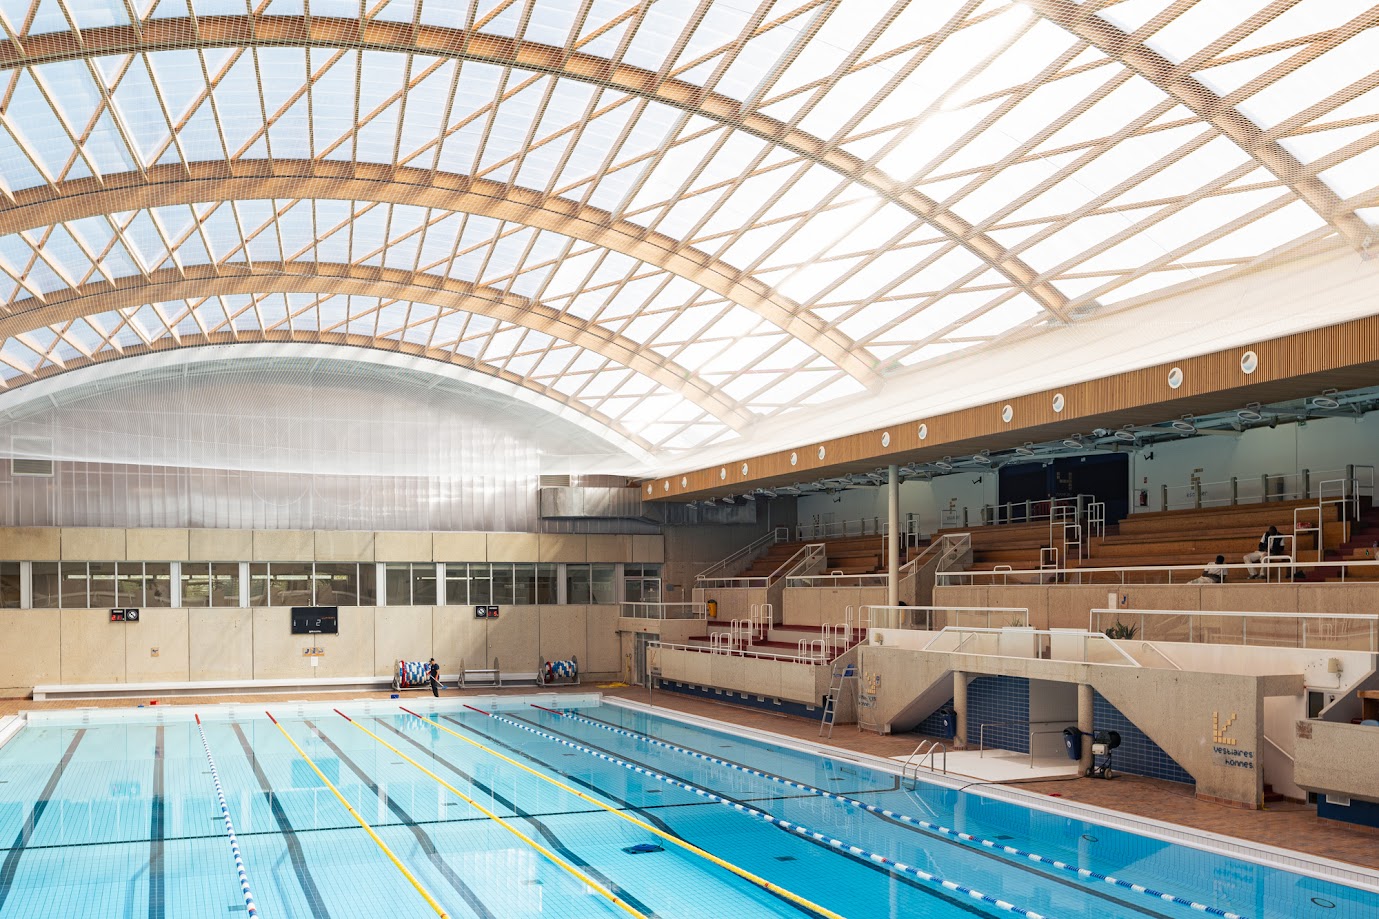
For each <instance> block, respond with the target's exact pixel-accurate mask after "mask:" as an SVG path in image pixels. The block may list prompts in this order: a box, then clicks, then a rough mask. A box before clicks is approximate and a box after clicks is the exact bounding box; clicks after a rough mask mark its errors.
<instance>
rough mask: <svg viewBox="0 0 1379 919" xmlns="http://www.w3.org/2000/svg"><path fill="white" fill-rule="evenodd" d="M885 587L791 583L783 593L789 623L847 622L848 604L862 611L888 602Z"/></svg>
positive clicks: (785, 619) (855, 613)
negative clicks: (815, 585) (800, 584)
mask: <svg viewBox="0 0 1379 919" xmlns="http://www.w3.org/2000/svg"><path fill="white" fill-rule="evenodd" d="M885 604H886V588H884V587H787V588H785V591H784V593H783V597H782V601H781V605H782V608H783V618H782V622H783V623H784V624H785V625H815V626H817V625H823V624H824V623H826V622H827V623H837V622H843V621H844V620H845V618H846V616H847V608H848V607H849V606H851V607H852V608H853V615H854V616H856V615H859V613H860V610H861V608H862V607H863V606H885Z"/></svg>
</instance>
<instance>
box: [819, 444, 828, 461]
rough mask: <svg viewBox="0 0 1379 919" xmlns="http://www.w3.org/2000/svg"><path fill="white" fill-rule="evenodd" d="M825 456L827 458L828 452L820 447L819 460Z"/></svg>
mask: <svg viewBox="0 0 1379 919" xmlns="http://www.w3.org/2000/svg"><path fill="white" fill-rule="evenodd" d="M825 456H828V450H827V449H825V448H824V447H820V448H819V459H823V458H824V457H825Z"/></svg>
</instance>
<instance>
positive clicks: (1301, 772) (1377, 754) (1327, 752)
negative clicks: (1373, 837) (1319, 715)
mask: <svg viewBox="0 0 1379 919" xmlns="http://www.w3.org/2000/svg"><path fill="white" fill-rule="evenodd" d="M1293 733H1294V739H1293V750H1294V755H1295V757H1296V758H1297V769H1296V773H1295V776H1296V781H1297V783H1298V784H1299V785H1301V786H1302V787H1303V788H1306V789H1307V790H1308V791H1316V792H1320V793H1322V794H1330V795H1345V796H1351V797H1356V798H1363V799H1364V800H1366V801H1379V728H1376V727H1371V726H1367V725H1359V724H1331V723H1328V722H1325V721H1298V722H1296V723H1295V727H1294V732H1293Z"/></svg>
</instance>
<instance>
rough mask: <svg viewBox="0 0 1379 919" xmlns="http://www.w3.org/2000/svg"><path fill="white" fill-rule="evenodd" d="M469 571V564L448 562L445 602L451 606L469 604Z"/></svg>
mask: <svg viewBox="0 0 1379 919" xmlns="http://www.w3.org/2000/svg"><path fill="white" fill-rule="evenodd" d="M484 567H488V566H487V565H485V566H484ZM469 569H470V565H469V564H468V563H467V562H446V564H445V602H446V603H447V604H449V605H450V606H464V605H465V604H467V603H468V602H469Z"/></svg>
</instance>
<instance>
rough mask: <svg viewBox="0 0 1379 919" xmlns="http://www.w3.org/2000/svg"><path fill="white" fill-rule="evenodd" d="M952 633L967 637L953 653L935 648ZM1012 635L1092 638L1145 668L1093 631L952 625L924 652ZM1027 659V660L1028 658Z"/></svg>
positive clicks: (1137, 665) (1135, 664) (1127, 660)
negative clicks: (975, 638) (985, 637)
mask: <svg viewBox="0 0 1379 919" xmlns="http://www.w3.org/2000/svg"><path fill="white" fill-rule="evenodd" d="M950 633H951V634H952V635H963V636H966V637H964V638H963V639H962V640H961V641H960V642H958V645H957V647H955V648H953V649H952V651H948V649H946V648H935V647H934V645H935V644H937V643H938V642H940V641H943V639H944V637H945V636H946V635H949V634H950ZM1010 634H1018V635H1020V636H1026V635H1028V636H1030V637H1035V636H1040V635H1047V636H1048V637H1049V639H1050V641H1052V639H1053V637H1054V636H1055V635H1057V636H1058V637H1059V638H1082V639H1084V640H1085V639H1089V638H1090V639H1093V640H1095V641H1099V642H1105V643H1106V645H1107V647H1110V648H1114V649H1115V651H1116V653H1117V654H1119V655H1120V656H1121V657H1123V658H1125V660H1126V664H1128V665H1129V666H1131V667H1143V666H1144V665H1143V664H1141V663H1140V662H1139V661H1137V660H1135V658H1133V657H1132V656H1130V654H1128V653H1127V652H1126V650H1125V649H1124V648H1122V647H1121V646H1120V645H1118V644H1116V643H1115V642H1114V641H1112V640H1111V639H1110V638H1107V637H1106V636H1105V635H1104V634H1102V633H1101V632H1093V631H1087V632H1079V631H1077V630H1076V629H1019V630H1018V631H1017V630H1012V629H985V628H977V627H968V626H951V625H950V626H945V627H944V628H943V629H942V630H941V631H940V632H939V633H938V634H937V635H935V636H934V637H933V638H931V639H929V643H928V644H926V645H925V646H924V648H923V649H922V650H924V651H943V652H947V653H958V650H959V649H960V648H961V647H962V646H963V645H964V644H966V643H967V641H968V639H970V638H972V637H973V636H975V635H1010ZM963 653H966V654H977V655H979V656H981V657H1022V656H1021V655H1010V654H980V652H977V651H967V652H963ZM1026 659H1027V658H1026ZM1110 666H1126V665H1125V664H1121V665H1115V664H1113V665H1110Z"/></svg>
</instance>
